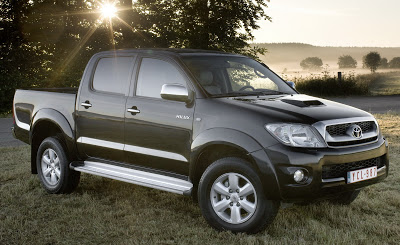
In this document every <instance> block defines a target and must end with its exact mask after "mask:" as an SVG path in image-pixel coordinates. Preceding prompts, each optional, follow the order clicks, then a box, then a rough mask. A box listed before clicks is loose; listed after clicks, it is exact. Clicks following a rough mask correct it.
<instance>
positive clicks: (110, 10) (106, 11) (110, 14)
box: [101, 3, 118, 19]
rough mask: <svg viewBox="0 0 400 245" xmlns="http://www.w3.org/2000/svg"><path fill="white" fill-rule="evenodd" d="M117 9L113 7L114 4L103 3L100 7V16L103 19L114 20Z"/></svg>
mask: <svg viewBox="0 0 400 245" xmlns="http://www.w3.org/2000/svg"><path fill="white" fill-rule="evenodd" d="M117 12H118V10H117V8H116V7H115V5H114V4H111V3H105V4H103V5H102V6H101V14H102V16H103V18H109V19H111V18H114V17H116V16H117Z"/></svg>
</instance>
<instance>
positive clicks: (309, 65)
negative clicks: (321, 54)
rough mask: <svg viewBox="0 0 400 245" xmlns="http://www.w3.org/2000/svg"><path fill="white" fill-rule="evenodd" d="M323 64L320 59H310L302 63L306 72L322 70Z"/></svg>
mask: <svg viewBox="0 0 400 245" xmlns="http://www.w3.org/2000/svg"><path fill="white" fill-rule="evenodd" d="M322 65H323V62H322V60H321V59H320V58H318V57H308V58H305V59H304V60H302V61H301V62H300V66H301V68H303V69H304V70H320V69H321V67H322Z"/></svg>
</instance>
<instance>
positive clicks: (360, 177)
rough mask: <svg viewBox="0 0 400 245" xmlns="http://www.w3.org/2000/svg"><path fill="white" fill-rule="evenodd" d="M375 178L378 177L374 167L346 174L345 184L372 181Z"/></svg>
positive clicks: (376, 169)
mask: <svg viewBox="0 0 400 245" xmlns="http://www.w3.org/2000/svg"><path fill="white" fill-rule="evenodd" d="M376 176H378V168H377V167H376V166H375V167H370V168H363V169H359V170H354V171H350V172H347V183H348V184H350V183H355V182H360V181H364V180H368V179H373V178H375V177H376Z"/></svg>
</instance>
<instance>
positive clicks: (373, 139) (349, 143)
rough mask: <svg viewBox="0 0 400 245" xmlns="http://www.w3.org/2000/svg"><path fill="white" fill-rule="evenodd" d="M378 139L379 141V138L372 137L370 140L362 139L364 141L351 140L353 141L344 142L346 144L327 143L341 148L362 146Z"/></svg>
mask: <svg viewBox="0 0 400 245" xmlns="http://www.w3.org/2000/svg"><path fill="white" fill-rule="evenodd" d="M377 139H378V136H375V137H371V138H368V139H362V140H351V141H344V142H327V143H328V145H329V146H333V147H341V146H351V145H361V144H365V143H369V142H373V141H375V140H377Z"/></svg>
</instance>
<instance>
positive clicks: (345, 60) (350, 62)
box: [338, 55, 357, 68]
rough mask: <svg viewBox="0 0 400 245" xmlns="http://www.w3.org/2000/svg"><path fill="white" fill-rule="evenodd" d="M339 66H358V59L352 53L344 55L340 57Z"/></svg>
mask: <svg viewBox="0 0 400 245" xmlns="http://www.w3.org/2000/svg"><path fill="white" fill-rule="evenodd" d="M338 65H339V68H356V67H357V61H356V60H355V59H354V58H353V57H351V56H350V55H342V56H340V57H339V59H338Z"/></svg>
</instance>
